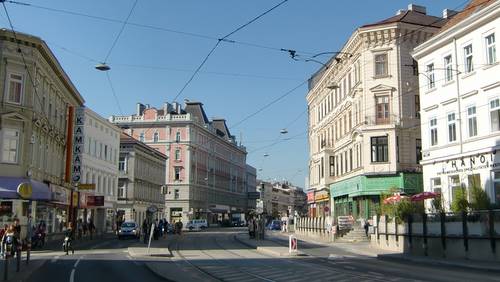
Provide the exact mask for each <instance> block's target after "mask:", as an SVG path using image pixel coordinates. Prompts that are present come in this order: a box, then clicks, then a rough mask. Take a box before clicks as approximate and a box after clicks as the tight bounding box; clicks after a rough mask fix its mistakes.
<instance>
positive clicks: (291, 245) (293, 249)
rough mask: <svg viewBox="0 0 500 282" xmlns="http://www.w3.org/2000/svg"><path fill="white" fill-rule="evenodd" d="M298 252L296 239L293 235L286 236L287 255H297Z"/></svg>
mask: <svg viewBox="0 0 500 282" xmlns="http://www.w3.org/2000/svg"><path fill="white" fill-rule="evenodd" d="M297 252H298V245H297V238H296V237H295V236H293V235H290V236H288V253H289V254H292V253H297Z"/></svg>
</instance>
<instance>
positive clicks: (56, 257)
mask: <svg viewBox="0 0 500 282" xmlns="http://www.w3.org/2000/svg"><path fill="white" fill-rule="evenodd" d="M60 257H61V256H55V257H54V258H53V259H52V260H51V261H50V262H51V263H54V262H56V261H57V260H58V259H59V258H60Z"/></svg>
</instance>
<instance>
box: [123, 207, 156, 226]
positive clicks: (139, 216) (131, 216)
mask: <svg viewBox="0 0 500 282" xmlns="http://www.w3.org/2000/svg"><path fill="white" fill-rule="evenodd" d="M114 217H115V221H116V224H117V226H118V225H120V224H121V223H123V222H126V221H134V222H136V223H137V224H139V225H141V224H142V223H143V222H144V220H146V221H148V222H155V221H156V220H160V219H163V218H165V212H164V207H163V206H159V205H158V204H151V203H149V204H147V203H141V204H138V203H118V204H117V206H116V214H115V215H114Z"/></svg>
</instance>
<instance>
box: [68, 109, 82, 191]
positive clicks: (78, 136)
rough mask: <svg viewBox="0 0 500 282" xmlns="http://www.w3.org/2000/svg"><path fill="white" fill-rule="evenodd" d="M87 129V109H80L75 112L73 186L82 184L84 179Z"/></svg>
mask: <svg viewBox="0 0 500 282" xmlns="http://www.w3.org/2000/svg"><path fill="white" fill-rule="evenodd" d="M84 127H85V107H78V108H76V110H75V131H74V133H73V163H72V169H71V173H72V178H71V179H72V180H73V184H78V183H80V181H81V179H82V153H83V150H84V140H85V137H84V136H83V129H84Z"/></svg>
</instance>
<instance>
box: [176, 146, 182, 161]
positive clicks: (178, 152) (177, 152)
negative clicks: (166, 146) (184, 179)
mask: <svg viewBox="0 0 500 282" xmlns="http://www.w3.org/2000/svg"><path fill="white" fill-rule="evenodd" d="M175 160H176V161H180V160H181V150H179V149H176V150H175Z"/></svg>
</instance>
